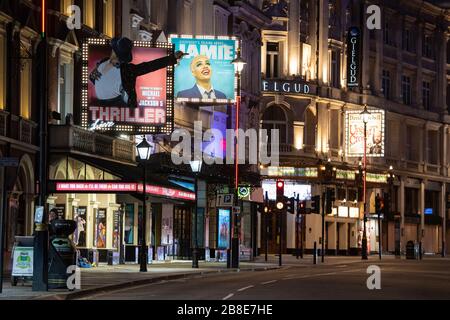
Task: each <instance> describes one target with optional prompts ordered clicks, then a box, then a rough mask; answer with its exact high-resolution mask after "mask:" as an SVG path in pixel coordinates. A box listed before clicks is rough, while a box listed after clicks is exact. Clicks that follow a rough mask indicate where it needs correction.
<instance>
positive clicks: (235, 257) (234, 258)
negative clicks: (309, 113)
mask: <svg viewBox="0 0 450 320" xmlns="http://www.w3.org/2000/svg"><path fill="white" fill-rule="evenodd" d="M231 63H232V64H233V65H234V69H235V72H236V79H237V90H236V91H237V96H236V112H235V113H236V118H235V123H236V140H235V145H234V150H235V153H234V157H235V179H234V205H235V206H236V207H237V206H238V204H239V199H238V197H239V195H238V189H239V143H238V141H239V113H240V108H241V74H242V71H243V70H244V66H245V65H246V64H247V63H246V62H245V60H244V59H242V57H241V49H240V48H239V49H238V50H237V56H236V59H234V60H233V61H232V62H231ZM231 267H232V268H239V230H238V214H237V213H234V214H233V235H232V239H231Z"/></svg>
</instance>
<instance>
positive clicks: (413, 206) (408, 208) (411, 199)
mask: <svg viewBox="0 0 450 320" xmlns="http://www.w3.org/2000/svg"><path fill="white" fill-rule="evenodd" d="M417 214H419V189H415V188H405V215H407V216H411V215H417Z"/></svg>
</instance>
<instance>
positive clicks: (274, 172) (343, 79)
mask: <svg viewBox="0 0 450 320" xmlns="http://www.w3.org/2000/svg"><path fill="white" fill-rule="evenodd" d="M363 3H364V5H363V6H364V7H361V6H362V4H361V3H360V2H357V3H356V2H353V1H332V0H330V1H324V0H321V1H308V0H301V1H264V10H265V12H266V14H268V15H270V16H272V18H273V22H272V24H271V26H270V27H268V28H266V29H265V30H263V49H262V72H263V79H262V83H261V88H262V91H263V93H262V96H263V98H262V101H261V104H262V108H261V113H260V127H261V128H264V129H279V130H280V155H281V164H280V166H279V167H265V168H262V170H261V174H262V176H263V180H264V181H263V187H264V190H265V191H269V197H270V194H272V197H274V193H275V181H276V180H277V179H283V180H285V181H286V187H285V188H287V189H286V190H285V195H286V196H289V197H291V196H294V194H295V195H296V196H297V195H300V199H310V197H312V196H316V195H322V194H323V192H325V190H326V188H331V189H333V190H334V192H335V195H336V197H335V198H336V199H335V201H334V203H333V206H332V207H333V210H332V211H333V213H332V214H329V215H328V214H327V215H326V216H325V235H324V239H322V217H321V215H319V214H310V215H306V216H305V218H304V219H305V220H306V221H305V223H303V225H300V226H299V228H298V229H296V219H295V216H294V215H290V214H287V216H286V218H284V220H285V221H283V224H284V226H283V229H284V230H286V234H284V235H283V237H284V239H285V250H286V251H287V252H292V251H293V250H294V249H296V248H298V247H301V243H302V242H301V240H299V239H303V246H304V248H306V250H307V251H311V250H312V248H313V246H314V242H317V244H318V246H319V248H320V244H321V242H322V241H325V248H326V250H327V252H328V253H330V254H358V253H360V252H361V240H362V235H363V218H364V202H363V200H364V196H363V190H362V188H361V187H362V180H361V177H362V175H361V169H362V166H363V153H361V152H359V154H358V152H356V153H355V152H354V151H355V150H354V149H353V146H354V145H355V143H358V141H359V143H362V145H363V146H364V140H361V137H362V139H363V138H364V124H363V122H362V121H359V122H354V121H355V119H356V118H358V117H361V115H360V114H361V113H362V112H363V110H364V107H365V105H367V107H368V111H369V112H370V113H371V114H372V115H371V117H373V119H375V117H378V120H377V121H378V122H377V124H376V125H372V123H371V122H369V123H368V127H367V129H368V131H367V133H368V135H367V137H368V138H369V140H368V141H367V146H368V148H367V153H366V154H367V156H368V159H367V192H366V198H367V210H366V211H367V212H366V213H367V214H366V217H367V238H368V247H369V251H371V252H372V253H374V252H378V251H379V242H380V241H381V244H382V246H381V247H382V251H383V252H386V253H387V252H389V253H394V252H396V251H399V250H400V251H401V252H402V253H404V252H405V248H406V244H407V243H408V242H410V241H412V242H414V243H416V244H421V245H422V248H423V251H424V252H425V253H427V254H445V253H446V252H448V246H446V243H448V240H449V233H448V232H447V230H448V219H449V209H450V207H449V201H448V200H449V191H450V190H449V189H448V187H449V183H450V172H449V159H450V158H449V156H450V150H449V146H450V141H449V130H448V126H449V123H450V117H449V115H448V112H449V104H448V101H449V97H448V96H447V92H448V84H449V78H448V76H447V74H448V70H449V66H450V65H449V63H450V60H449V58H448V57H449V56H450V55H449V54H448V32H449V29H448V26H449V21H450V20H449V16H448V15H445V14H444V13H443V11H442V10H441V9H440V8H438V7H435V6H433V5H432V4H429V3H427V2H423V1H410V2H408V3H407V4H404V5H403V6H402V8H401V9H399V8H398V7H396V8H395V9H394V8H391V2H390V1H382V4H383V5H382V17H383V23H382V25H383V28H382V30H372V31H370V30H368V29H367V28H366V26H365V22H364V23H362V21H364V20H362V17H361V12H365V11H366V8H367V6H368V5H370V1H366V2H363ZM414 12H421V14H420V17H419V16H417V15H416V14H414ZM364 19H366V18H364ZM436 21H440V23H439V24H436ZM352 27H358V28H359V29H360V30H361V31H362V32H361V34H360V38H358V39H359V40H358V41H360V46H361V47H360V48H361V52H360V56H358V57H357V59H361V64H360V65H359V66H358V68H360V70H361V79H360V81H359V83H358V86H356V87H350V86H349V83H351V81H350V79H348V75H347V67H348V64H347V63H348V55H349V54H348V52H349V51H348V49H349V48H348V46H347V42H348V40H349V37H350V36H351V35H350V33H348V31H349V30H350V28H352ZM350 52H351V51H350ZM350 54H351V53H350ZM350 61H351V60H350ZM370 121H371V120H370ZM373 128H376V131H377V132H379V134H378V135H377V134H374V135H371V132H372V131H371V130H375V129H373ZM352 139H353V140H352ZM358 139H359V140H358ZM381 140H383V142H381ZM361 149H362V150H363V149H364V148H361ZM327 165H328V166H331V168H332V170H333V179H331V181H330V180H327V179H326V178H325V175H324V171H325V168H326V166H327ZM377 195H379V196H380V197H381V198H382V199H383V201H384V205H385V207H388V209H387V212H385V214H383V215H381V217H380V218H381V223H380V227H379V226H378V221H377V219H378V216H377V215H376V211H375V198H376V196H377ZM261 221H262V228H261V230H262V237H264V232H266V231H267V230H268V231H267V232H268V237H269V250H270V249H272V251H273V252H276V250H277V249H276V248H277V245H276V232H271V231H270V230H272V229H273V230H277V229H275V228H276V227H277V223H278V222H277V218H276V217H275V216H274V215H270V217H269V218H265V219H264V218H262V219H261ZM264 221H267V223H266V224H267V225H268V227H267V226H266V225H265V222H264ZM300 224H302V222H301V221H300ZM298 230H299V231H298ZM261 248H262V249H264V244H262V245H261Z"/></svg>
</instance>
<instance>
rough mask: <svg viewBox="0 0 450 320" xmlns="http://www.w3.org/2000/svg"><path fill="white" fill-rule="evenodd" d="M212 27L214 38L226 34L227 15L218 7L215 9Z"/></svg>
mask: <svg viewBox="0 0 450 320" xmlns="http://www.w3.org/2000/svg"><path fill="white" fill-rule="evenodd" d="M214 27H215V33H214V34H215V35H216V36H226V35H227V34H228V13H227V12H226V11H225V10H224V9H222V8H220V7H216V9H215V14H214Z"/></svg>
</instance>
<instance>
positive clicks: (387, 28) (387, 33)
mask: <svg viewBox="0 0 450 320" xmlns="http://www.w3.org/2000/svg"><path fill="white" fill-rule="evenodd" d="M391 32H392V31H391V30H390V26H389V22H388V21H385V22H384V29H383V42H384V44H389V45H390V44H391V43H390V40H391V39H390V33H391Z"/></svg>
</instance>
